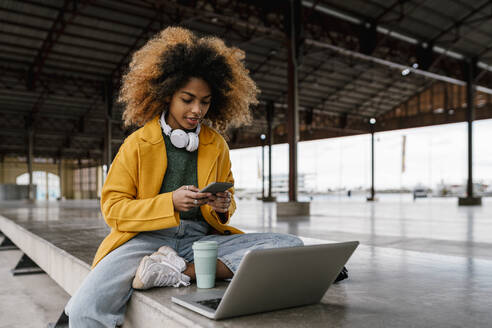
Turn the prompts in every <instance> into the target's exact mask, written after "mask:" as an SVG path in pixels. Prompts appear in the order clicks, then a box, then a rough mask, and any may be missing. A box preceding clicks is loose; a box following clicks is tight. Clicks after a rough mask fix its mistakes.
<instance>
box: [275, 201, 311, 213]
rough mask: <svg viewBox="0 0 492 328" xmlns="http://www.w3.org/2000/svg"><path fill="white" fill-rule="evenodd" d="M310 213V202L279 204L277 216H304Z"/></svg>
mask: <svg viewBox="0 0 492 328" xmlns="http://www.w3.org/2000/svg"><path fill="white" fill-rule="evenodd" d="M309 212H310V203H309V202H277V216H304V215H309Z"/></svg>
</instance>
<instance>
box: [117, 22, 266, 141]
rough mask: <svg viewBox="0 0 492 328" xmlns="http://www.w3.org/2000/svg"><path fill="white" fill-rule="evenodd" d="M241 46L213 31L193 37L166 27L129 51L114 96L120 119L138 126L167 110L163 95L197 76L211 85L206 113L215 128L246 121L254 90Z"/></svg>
mask: <svg viewBox="0 0 492 328" xmlns="http://www.w3.org/2000/svg"><path fill="white" fill-rule="evenodd" d="M243 59H244V52H243V51H242V50H240V49H238V48H234V47H227V46H226V45H225V44H224V41H222V40H221V39H219V38H216V37H203V38H198V37H196V36H195V35H194V34H193V33H192V32H191V31H189V30H187V29H184V28H180V27H168V28H166V29H164V30H163V31H161V32H160V33H159V34H157V35H156V36H155V37H154V38H152V39H151V40H149V41H148V42H147V43H146V44H145V45H144V46H143V47H142V48H141V49H140V50H138V51H136V52H135V53H134V54H133V57H132V60H131V62H130V66H129V69H128V71H127V73H126V74H125V75H124V76H123V80H122V86H121V90H120V94H119V98H118V101H119V102H121V103H122V104H124V106H125V110H124V112H123V120H124V125H125V126H126V127H128V126H131V125H136V126H142V125H144V124H145V123H146V122H148V121H149V120H151V119H152V118H153V117H155V116H156V115H160V114H161V113H162V112H163V111H164V110H167V108H168V105H169V104H168V103H167V102H166V99H169V98H171V97H172V95H173V94H174V93H175V92H176V91H177V90H179V89H180V88H182V87H184V86H185V85H186V83H188V81H189V80H190V79H191V78H201V79H203V80H204V81H205V82H207V83H208V85H209V86H210V89H211V90H212V101H211V104H210V108H209V110H208V112H207V114H206V116H205V121H206V123H207V124H208V125H209V126H212V127H213V128H215V129H217V130H218V131H220V132H225V131H226V130H227V129H228V128H230V127H239V126H241V125H244V124H249V123H250V122H251V113H250V110H249V107H250V105H254V104H257V103H258V99H257V95H258V93H259V90H258V88H257V87H256V84H255V82H254V81H253V80H252V79H251V78H250V76H249V71H248V70H247V69H246V68H245V67H244V63H243Z"/></svg>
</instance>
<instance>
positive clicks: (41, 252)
mask: <svg viewBox="0 0 492 328" xmlns="http://www.w3.org/2000/svg"><path fill="white" fill-rule="evenodd" d="M0 230H2V232H3V233H4V234H5V235H6V236H7V237H9V238H10V240H12V242H13V243H14V244H15V245H16V246H17V247H19V248H20V250H21V251H22V252H24V253H25V254H27V256H29V257H30V258H31V259H32V260H33V261H34V262H36V264H37V265H38V266H39V267H40V268H41V269H43V270H44V271H45V272H46V273H47V274H48V275H49V276H50V277H51V278H52V279H53V280H54V281H55V282H56V283H57V284H58V285H60V286H61V287H62V288H63V289H64V290H65V291H66V292H67V293H68V294H70V295H73V294H74V293H75V291H76V290H77V289H78V288H79V286H80V285H81V284H82V282H83V281H84V279H85V277H86V276H87V274H88V273H89V271H90V265H89V264H87V263H84V262H83V261H81V260H79V259H78V258H76V257H74V256H72V255H71V254H69V253H67V252H66V251H64V250H62V249H60V248H58V247H56V246H54V245H53V244H51V243H50V242H48V241H46V240H44V239H42V238H41V237H39V236H37V235H35V234H34V233H32V232H30V231H28V230H27V229H25V228H23V227H22V226H20V225H18V224H16V223H15V222H13V221H11V220H9V219H7V218H5V217H3V216H1V215H0Z"/></svg>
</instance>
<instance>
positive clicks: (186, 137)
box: [160, 112, 200, 152]
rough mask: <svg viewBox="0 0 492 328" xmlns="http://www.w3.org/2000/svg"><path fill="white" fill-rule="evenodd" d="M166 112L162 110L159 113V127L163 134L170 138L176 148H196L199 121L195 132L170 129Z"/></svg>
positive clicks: (198, 140) (190, 149)
mask: <svg viewBox="0 0 492 328" xmlns="http://www.w3.org/2000/svg"><path fill="white" fill-rule="evenodd" d="M165 116H166V112H162V115H161V120H160V122H161V127H162V131H164V134H165V135H166V136H168V137H169V138H170V139H171V143H172V144H173V145H174V147H176V148H184V147H186V150H187V151H190V152H191V151H195V150H197V149H198V144H199V143H200V139H199V137H198V135H199V134H200V123H198V126H197V128H196V132H186V131H183V130H180V129H176V130H172V128H171V127H170V126H169V125H168V124H167V123H166V118H165Z"/></svg>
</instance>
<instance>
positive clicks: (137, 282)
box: [132, 255, 148, 289]
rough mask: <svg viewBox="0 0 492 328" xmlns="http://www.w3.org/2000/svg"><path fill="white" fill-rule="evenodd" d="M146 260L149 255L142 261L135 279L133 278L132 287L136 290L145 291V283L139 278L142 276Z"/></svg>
mask: <svg viewBox="0 0 492 328" xmlns="http://www.w3.org/2000/svg"><path fill="white" fill-rule="evenodd" d="M146 258H148V256H147V255H145V256H144V257H143V258H142V259H141V260H140V263H139V265H138V269H137V273H135V278H133V281H132V287H133V288H134V289H144V283H143V282H142V281H141V280H140V279H139V278H138V277H139V276H140V275H141V274H142V270H143V265H142V264H143V262H144V261H145V260H146Z"/></svg>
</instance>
